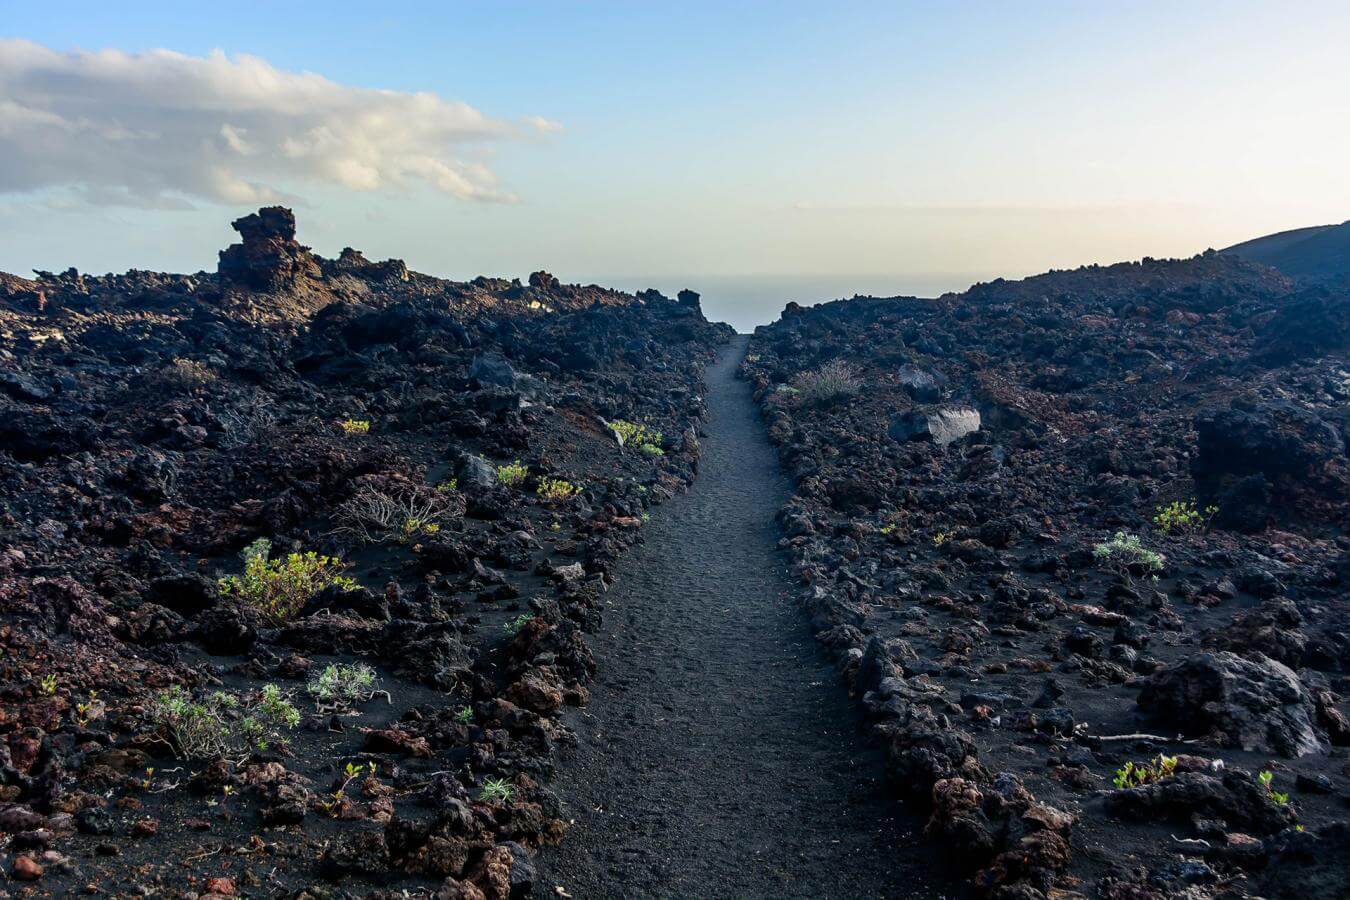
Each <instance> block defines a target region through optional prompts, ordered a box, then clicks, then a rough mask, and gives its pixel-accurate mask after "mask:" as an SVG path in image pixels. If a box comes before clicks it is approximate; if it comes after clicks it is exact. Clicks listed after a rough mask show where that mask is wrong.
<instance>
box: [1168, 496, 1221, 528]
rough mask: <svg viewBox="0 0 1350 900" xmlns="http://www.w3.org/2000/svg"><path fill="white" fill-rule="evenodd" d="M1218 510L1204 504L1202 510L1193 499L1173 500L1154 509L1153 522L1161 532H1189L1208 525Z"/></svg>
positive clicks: (1215, 507)
mask: <svg viewBox="0 0 1350 900" xmlns="http://www.w3.org/2000/svg"><path fill="white" fill-rule="evenodd" d="M1218 512H1219V508H1218V507H1217V506H1206V507H1205V509H1204V511H1203V512H1202V511H1201V510H1200V509H1198V508H1197V507H1196V505H1195V501H1194V500H1174V501H1173V502H1171V503H1169V504H1167V505H1166V506H1159V507H1158V508H1157V509H1156V510H1154V516H1153V524H1154V525H1156V526H1157V528H1158V530H1159V531H1161V532H1162V533H1163V534H1171V533H1172V532H1174V531H1175V532H1176V533H1178V534H1190V533H1192V532H1196V531H1203V530H1204V529H1206V528H1208V527H1209V523H1210V520H1211V519H1213V518H1214V516H1215V515H1216V514H1217V513H1218Z"/></svg>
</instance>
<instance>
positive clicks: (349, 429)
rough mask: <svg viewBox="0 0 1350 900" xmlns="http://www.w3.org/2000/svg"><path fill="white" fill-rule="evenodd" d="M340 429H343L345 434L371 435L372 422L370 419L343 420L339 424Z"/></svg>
mask: <svg viewBox="0 0 1350 900" xmlns="http://www.w3.org/2000/svg"><path fill="white" fill-rule="evenodd" d="M338 427H339V428H341V429H342V433H343V434H349V435H354V434H370V420H368V419H343V420H342V421H341V422H338Z"/></svg>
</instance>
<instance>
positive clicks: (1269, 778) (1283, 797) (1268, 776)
mask: <svg viewBox="0 0 1350 900" xmlns="http://www.w3.org/2000/svg"><path fill="white" fill-rule="evenodd" d="M1256 780H1257V781H1259V782H1261V786H1262V787H1264V788H1265V789H1266V793H1267V794H1269V795H1270V799H1271V800H1273V801H1275V802H1276V803H1277V804H1279V805H1280V806H1287V805H1288V804H1289V795H1288V794H1282V793H1280V792H1279V791H1277V790H1275V773H1274V772H1272V771H1270V770H1269V769H1265V770H1263V771H1261V772H1258V773H1257V775H1256Z"/></svg>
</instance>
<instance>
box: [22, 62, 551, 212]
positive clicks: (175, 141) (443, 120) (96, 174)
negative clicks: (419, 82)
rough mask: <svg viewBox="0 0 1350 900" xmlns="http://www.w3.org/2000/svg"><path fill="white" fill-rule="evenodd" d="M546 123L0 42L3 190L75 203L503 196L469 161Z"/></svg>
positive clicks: (249, 67)
mask: <svg viewBox="0 0 1350 900" xmlns="http://www.w3.org/2000/svg"><path fill="white" fill-rule="evenodd" d="M558 127H559V126H558V125H557V124H556V123H554V122H551V121H549V120H547V119H543V118H538V117H535V118H531V119H527V120H522V121H520V122H518V123H513V122H508V121H504V120H500V119H493V118H490V117H488V116H485V115H484V114H483V113H481V112H479V111H478V110H477V109H474V108H473V107H472V106H469V105H467V104H464V103H459V102H455V101H449V100H444V99H442V98H441V97H439V96H437V95H435V94H431V93H407V92H400V91H385V90H372V89H369V88H359V87H351V86H349V85H342V84H337V83H336V82H333V81H330V80H328V79H327V78H324V77H322V76H319V75H315V74H312V73H309V72H287V71H284V70H281V69H278V68H276V67H274V66H272V65H271V64H269V63H268V62H267V61H265V60H262V59H259V58H257V57H253V56H244V55H239V56H234V57H228V56H226V55H225V54H224V53H222V52H220V51H215V52H213V53H211V54H210V55H209V56H206V57H193V56H184V55H183V54H180V53H174V52H171V51H168V50H154V51H151V52H148V53H140V54H127V53H122V52H120V51H117V50H103V51H98V52H86V51H77V52H71V53H63V52H58V51H55V50H51V49H49V48H47V47H43V46H40V45H38V44H34V43H31V42H29V41H23V40H0V192H5V193H18V192H30V191H41V190H44V189H68V190H69V191H70V192H72V193H73V195H74V197H75V198H76V199H78V200H79V201H82V202H87V203H94V204H106V205H120V206H138V207H148V208H161V209H163V208H186V207H190V206H191V205H192V203H193V201H195V200H206V201H214V202H222V203H231V204H254V203H264V202H274V201H277V200H285V199H294V198H292V197H291V196H290V195H289V194H288V192H287V190H288V189H290V188H292V186H294V185H301V184H323V185H336V186H340V187H343V188H347V189H351V190H357V191H374V190H379V189H382V188H388V187H405V186H412V185H417V184H419V183H420V184H424V185H428V186H430V187H431V188H433V189H435V190H437V191H441V192H444V193H446V194H451V195H453V196H455V197H460V198H463V199H469V200H510V199H512V198H511V195H510V194H508V193H506V192H505V191H503V190H502V189H500V188H499V186H498V182H497V177H496V175H495V174H494V173H493V172H492V170H491V169H489V168H488V167H487V165H486V164H484V163H483V162H481V161H476V160H475V159H474V156H475V155H479V156H481V149H482V147H483V146H484V145H490V144H493V143H496V142H502V141H508V140H517V139H522V138H525V137H527V136H529V135H531V134H539V133H544V132H551V131H556V130H557V129H558ZM475 151H479V153H478V154H475ZM282 185H286V186H287V187H286V188H283V187H282Z"/></svg>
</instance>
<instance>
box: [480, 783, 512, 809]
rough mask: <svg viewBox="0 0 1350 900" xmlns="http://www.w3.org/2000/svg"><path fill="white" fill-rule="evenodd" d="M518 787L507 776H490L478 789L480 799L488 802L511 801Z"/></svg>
mask: <svg viewBox="0 0 1350 900" xmlns="http://www.w3.org/2000/svg"><path fill="white" fill-rule="evenodd" d="M515 795H516V789H515V788H514V787H513V786H512V785H511V783H510V782H509V781H507V780H506V779H505V778H489V779H488V780H486V781H484V782H483V786H482V787H480V788H479V789H478V799H479V800H482V801H485V802H487V803H510V802H511V798H512V797H514V796H515Z"/></svg>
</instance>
